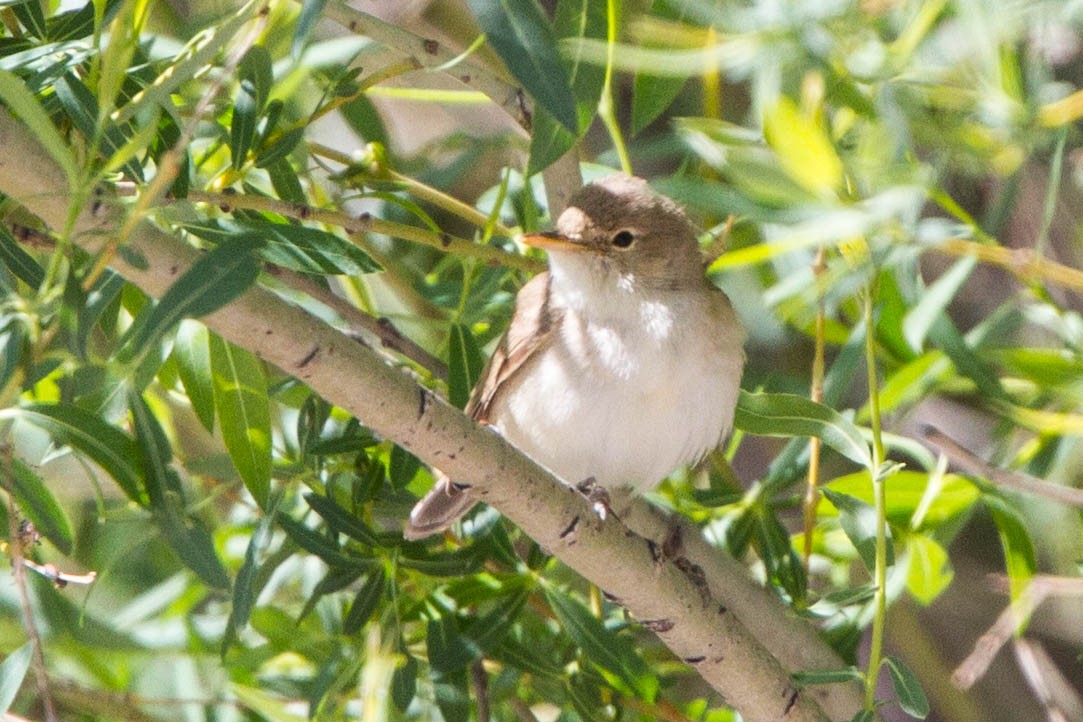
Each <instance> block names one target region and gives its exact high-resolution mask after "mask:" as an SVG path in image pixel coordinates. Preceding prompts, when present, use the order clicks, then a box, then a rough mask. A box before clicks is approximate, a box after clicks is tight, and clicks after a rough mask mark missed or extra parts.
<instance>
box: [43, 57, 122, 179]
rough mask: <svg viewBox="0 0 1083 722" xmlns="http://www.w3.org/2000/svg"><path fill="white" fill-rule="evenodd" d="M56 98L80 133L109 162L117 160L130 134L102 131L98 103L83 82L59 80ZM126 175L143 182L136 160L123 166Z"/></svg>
mask: <svg viewBox="0 0 1083 722" xmlns="http://www.w3.org/2000/svg"><path fill="white" fill-rule="evenodd" d="M55 88H56V97H57V99H58V100H59V101H60V105H61V106H62V107H63V108H64V112H65V113H67V114H68V117H69V118H71V121H72V125H74V126H75V127H76V129H78V131H79V132H80V133H82V134H83V137H84V138H86V139H87V142H88V143H94V144H98V145H96V146H95V148H96V149H97V148H99V147H100V150H101V151H103V152H104V153H105V155H106V156H107V157H108V158H112V157H114V156H117V155H118V153H119V152H120V151H121V149H122V148H124V147H125V145H126V144H127V142H128V140H129V137H130V135H131V134H130V132H129V133H125V132H124V131H123V130H122V129H120V128H118V127H117V126H116V125H114V124H112V123H108V124H107V125H106V126H105V127H104V128H99V118H98V115H99V109H98V99H97V97H96V96H95V95H94V93H93V92H91V90H90V88H88V87H87V86H86V85H85V84H84V83H83V82H82V81H80V80H79V79H77V78H76V77H75V76H74V75H73V74H72V73H69V74H67V75H65V76H64V77H62V78H60V80H58V81H57V83H56V86H55ZM123 169H124V172H125V174H127V175H128V176H129V177H131V178H134V179H136V180H138V181H142V180H143V168H142V166H140V165H139V163H137V162H135V161H134V160H130V159H129V160H128V161H126V162H125V163H124V164H123Z"/></svg>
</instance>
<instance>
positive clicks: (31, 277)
mask: <svg viewBox="0 0 1083 722" xmlns="http://www.w3.org/2000/svg"><path fill="white" fill-rule="evenodd" d="M0 263H3V264H4V265H5V266H6V267H7V268H8V269H9V270H10V271H11V272H12V273H14V274H15V277H16V278H18V279H19V280H20V281H22V282H23V283H25V284H26V285H28V286H30V287H31V288H37V287H38V286H40V285H41V282H42V281H44V280H45V269H43V268H42V267H41V266H40V265H39V264H38V262H37V261H35V260H34V257H33V256H31V255H30V254H29V253H27V252H26V251H24V250H23V249H22V247H21V246H20V245H19V242H18V241H16V240H15V237H14V236H13V235H11V232H10V231H9V230H8V228H7V225H4V224H0Z"/></svg>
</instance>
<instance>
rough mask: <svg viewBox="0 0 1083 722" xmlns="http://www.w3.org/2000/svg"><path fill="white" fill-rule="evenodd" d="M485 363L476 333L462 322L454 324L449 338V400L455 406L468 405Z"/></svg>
mask: <svg viewBox="0 0 1083 722" xmlns="http://www.w3.org/2000/svg"><path fill="white" fill-rule="evenodd" d="M484 365H485V360H484V358H483V357H482V355H481V349H479V348H478V343H477V341H475V340H474V334H472V333H470V329H469V328H467V327H466V326H464V325H463V324H461V323H455V324H452V326H451V331H450V335H449V338H448V400H449V401H451V403H452V405H453V406H455V407H457V408H460V409H461V408H463V407H464V406H466V402H467V401H468V400H469V399H470V391H471V389H473V388H474V384H475V383H477V380H478V377H479V376H481V370H482V368H483V367H484Z"/></svg>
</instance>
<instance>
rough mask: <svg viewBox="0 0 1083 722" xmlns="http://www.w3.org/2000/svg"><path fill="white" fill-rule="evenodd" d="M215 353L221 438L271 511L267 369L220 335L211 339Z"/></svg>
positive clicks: (213, 366) (249, 486) (254, 493)
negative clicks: (265, 370) (268, 504)
mask: <svg viewBox="0 0 1083 722" xmlns="http://www.w3.org/2000/svg"><path fill="white" fill-rule="evenodd" d="M210 348H211V373H212V374H213V376H214V407H215V410H216V411H217V412H218V420H219V423H220V424H221V427H222V439H223V440H224V441H225V443H226V450H227V451H229V457H230V459H232V460H233V464H234V466H235V467H236V468H237V473H238V474H240V476H241V479H242V480H243V481H244V485H245V487H246V488H247V489H248V491H249V493H250V494H252V497H253V498H254V499H255V500H256V503H258V504H259V505H260V507H261V508H263V509H266V508H267V502H268V499H269V497H270V491H271V410H270V400H269V399H268V396H267V379H266V376H265V375H264V371H263V364H262V363H261V362H260V360H259V359H258V358H256V357H255V356H254V355H252V354H251V353H250V352H248V351H246V350H244V349H242V348H239V347H237V346H234V345H233V344H231V343H229V342H228V341H225V340H223V339H222V338H221V337H220V336H218V335H217V334H212V335H211V337H210Z"/></svg>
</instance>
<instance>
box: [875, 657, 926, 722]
mask: <svg viewBox="0 0 1083 722" xmlns="http://www.w3.org/2000/svg"><path fill="white" fill-rule="evenodd" d="M884 663H885V664H886V665H887V669H888V671H889V672H891V683H892V684H893V685H894V687H895V695H896V696H897V697H898V698H899V706H900V707H902V710H903V712H906V713H907V714H908V715H910V716H911V717H917V718H918V719H925V718H926V717H928V716H929V700H928V699H927V698H926V697H925V692H924V691H923V690H922V689H921V683H920V682H919V681H918V678H917V677H916V676H914V673H913V672H912V671H910V668H909V667H907V666H906V663H905V662H903V661H902V660H901V659H899V658H898V657H887V658H885V659H884Z"/></svg>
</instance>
